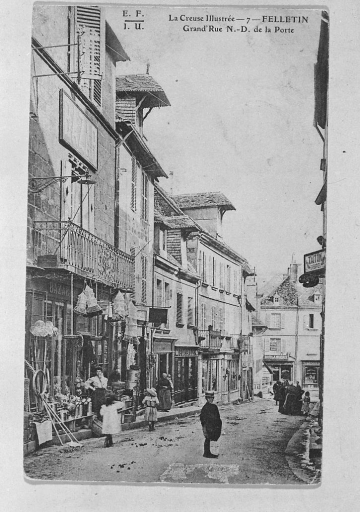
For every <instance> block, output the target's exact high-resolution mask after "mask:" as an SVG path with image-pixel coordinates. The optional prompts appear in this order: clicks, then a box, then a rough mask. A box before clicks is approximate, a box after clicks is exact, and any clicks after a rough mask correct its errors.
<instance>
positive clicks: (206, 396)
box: [205, 391, 215, 398]
mask: <svg viewBox="0 0 360 512" xmlns="http://www.w3.org/2000/svg"><path fill="white" fill-rule="evenodd" d="M214 396H215V393H214V391H205V398H214Z"/></svg>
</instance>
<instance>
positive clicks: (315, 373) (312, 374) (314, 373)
mask: <svg viewBox="0 0 360 512" xmlns="http://www.w3.org/2000/svg"><path fill="white" fill-rule="evenodd" d="M318 383H319V367H318V366H305V367H304V385H305V386H314V387H316V386H318Z"/></svg>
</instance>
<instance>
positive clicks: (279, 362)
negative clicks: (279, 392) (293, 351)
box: [264, 354, 294, 382]
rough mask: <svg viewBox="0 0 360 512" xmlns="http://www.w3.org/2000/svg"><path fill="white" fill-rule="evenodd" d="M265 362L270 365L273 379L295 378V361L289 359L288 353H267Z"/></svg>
mask: <svg viewBox="0 0 360 512" xmlns="http://www.w3.org/2000/svg"><path fill="white" fill-rule="evenodd" d="M264 363H265V364H266V367H269V369H270V371H271V372H272V381H273V382H276V381H278V380H288V381H290V382H292V381H293V378H294V363H293V361H290V360H289V357H288V355H287V354H284V355H279V354H278V355H274V356H271V355H269V354H267V355H265V357H264Z"/></svg>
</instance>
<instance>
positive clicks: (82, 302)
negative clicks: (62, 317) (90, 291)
mask: <svg viewBox="0 0 360 512" xmlns="http://www.w3.org/2000/svg"><path fill="white" fill-rule="evenodd" d="M74 312H75V313H77V314H78V315H86V295H85V293H84V292H81V293H80V295H79V296H78V300H77V304H76V306H75V307H74Z"/></svg>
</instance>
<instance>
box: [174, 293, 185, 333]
mask: <svg viewBox="0 0 360 512" xmlns="http://www.w3.org/2000/svg"><path fill="white" fill-rule="evenodd" d="M176 325H178V326H180V327H182V326H183V325H184V324H183V296H182V293H177V294H176Z"/></svg>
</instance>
